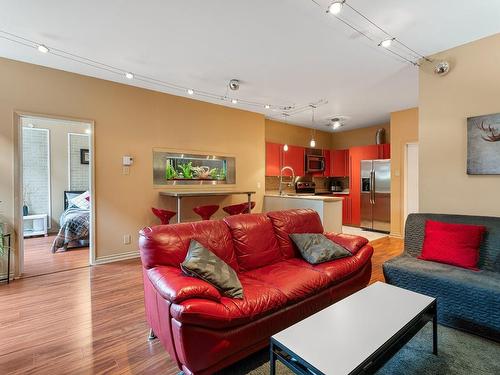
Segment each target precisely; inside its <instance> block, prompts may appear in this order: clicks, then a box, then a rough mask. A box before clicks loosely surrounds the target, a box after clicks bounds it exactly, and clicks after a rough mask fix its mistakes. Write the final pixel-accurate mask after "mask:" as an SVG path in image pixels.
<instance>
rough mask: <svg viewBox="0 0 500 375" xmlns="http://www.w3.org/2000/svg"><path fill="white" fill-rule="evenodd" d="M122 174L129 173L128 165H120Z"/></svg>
mask: <svg viewBox="0 0 500 375" xmlns="http://www.w3.org/2000/svg"><path fill="white" fill-rule="evenodd" d="M122 174H123V175H129V174H130V167H128V166H123V167H122Z"/></svg>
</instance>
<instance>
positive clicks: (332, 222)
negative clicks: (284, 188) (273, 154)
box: [263, 192, 344, 233]
mask: <svg viewBox="0 0 500 375" xmlns="http://www.w3.org/2000/svg"><path fill="white" fill-rule="evenodd" d="M343 200H344V198H340V197H333V196H319V195H296V194H284V195H279V193H277V192H276V193H273V192H270V193H266V194H265V195H264V207H263V212H269V211H279V210H288V209H291V208H311V209H313V210H315V211H316V212H317V213H318V214H319V217H320V218H321V222H322V223H323V228H324V229H325V231H326V232H335V233H342V201H343Z"/></svg>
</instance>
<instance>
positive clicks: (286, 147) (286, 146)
mask: <svg viewBox="0 0 500 375" xmlns="http://www.w3.org/2000/svg"><path fill="white" fill-rule="evenodd" d="M283 151H285V152H286V151H288V145H287V144H286V143H285V144H284V145H283Z"/></svg>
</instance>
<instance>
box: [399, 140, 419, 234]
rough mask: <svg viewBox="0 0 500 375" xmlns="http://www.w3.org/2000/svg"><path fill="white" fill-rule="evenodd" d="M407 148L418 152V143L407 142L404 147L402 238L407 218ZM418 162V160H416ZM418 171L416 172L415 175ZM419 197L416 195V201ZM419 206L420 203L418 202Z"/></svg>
mask: <svg viewBox="0 0 500 375" xmlns="http://www.w3.org/2000/svg"><path fill="white" fill-rule="evenodd" d="M408 146H417V152H420V149H419V143H418V142H407V143H405V145H404V147H405V148H404V176H403V217H402V226H401V227H402V229H403V236H404V230H405V225H406V218H407V217H408ZM417 160H418V159H417ZM418 174H419V171H418V170H417V175H418ZM418 197H419V195H418V194H417V199H418ZM418 206H420V202H418Z"/></svg>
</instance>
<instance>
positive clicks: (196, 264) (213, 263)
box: [181, 240, 243, 299]
mask: <svg viewBox="0 0 500 375" xmlns="http://www.w3.org/2000/svg"><path fill="white" fill-rule="evenodd" d="M181 269H182V271H183V272H184V273H185V274H186V275H188V276H193V277H197V278H199V279H202V280H204V281H206V282H207V283H210V284H212V285H213V286H214V287H216V288H217V289H218V290H219V291H220V292H221V293H223V294H224V295H226V296H228V297H232V298H240V299H242V298H243V287H242V286H241V282H240V279H238V275H237V274H236V272H235V271H234V270H233V269H232V268H231V266H229V265H228V264H227V263H226V262H224V261H223V260H222V259H220V258H219V257H218V256H217V255H215V254H214V253H212V252H211V251H210V250H208V249H206V248H205V247H204V246H203V245H202V244H200V243H199V242H198V241H195V240H191V242H190V244H189V250H188V253H187V255H186V259H184V261H183V262H182V263H181Z"/></svg>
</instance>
